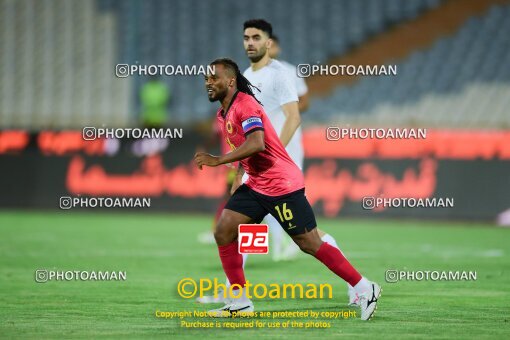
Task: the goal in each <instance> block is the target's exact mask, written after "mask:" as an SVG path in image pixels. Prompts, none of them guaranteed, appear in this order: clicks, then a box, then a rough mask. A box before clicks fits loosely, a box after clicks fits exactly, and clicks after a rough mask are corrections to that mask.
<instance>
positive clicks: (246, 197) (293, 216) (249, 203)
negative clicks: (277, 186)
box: [225, 184, 317, 235]
mask: <svg viewBox="0 0 510 340" xmlns="http://www.w3.org/2000/svg"><path fill="white" fill-rule="evenodd" d="M225 209H229V210H233V211H235V212H238V213H240V214H243V215H246V216H248V217H251V218H252V219H253V221H254V223H260V222H261V221H262V220H263V219H264V217H265V216H266V215H267V214H271V215H273V216H274V218H276V220H277V221H278V222H279V223H280V225H281V226H282V228H283V230H285V231H286V232H287V234H289V235H299V234H303V233H305V232H308V231H310V230H312V229H313V228H315V227H316V226H317V222H316V221H315V215H314V213H313V210H312V207H311V206H310V203H308V200H307V199H306V196H305V189H304V188H303V189H301V190H297V191H294V192H291V193H289V194H286V195H282V196H267V195H263V194H261V193H258V192H256V191H254V190H252V189H250V188H249V187H248V186H246V185H245V184H243V185H241V186H240V187H239V188H238V189H237V190H236V191H235V192H234V194H233V195H232V197H230V199H229V200H228V202H227V205H226V206H225Z"/></svg>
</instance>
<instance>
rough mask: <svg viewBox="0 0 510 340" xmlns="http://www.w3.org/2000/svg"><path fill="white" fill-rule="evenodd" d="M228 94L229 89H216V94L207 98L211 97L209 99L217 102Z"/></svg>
mask: <svg viewBox="0 0 510 340" xmlns="http://www.w3.org/2000/svg"><path fill="white" fill-rule="evenodd" d="M226 95H227V91H223V92H219V91H214V95H213V96H212V97H209V96H207V98H209V101H210V102H211V103H213V102H216V101H218V100H219V101H222V100H223V98H225V96H226Z"/></svg>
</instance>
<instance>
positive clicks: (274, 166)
mask: <svg viewBox="0 0 510 340" xmlns="http://www.w3.org/2000/svg"><path fill="white" fill-rule="evenodd" d="M224 114H225V113H224V111H223V109H221V108H220V109H219V110H218V112H217V114H216V115H217V118H218V123H219V125H220V127H221V131H222V135H223V138H224V139H225V141H226V142H227V144H228V145H230V148H231V150H235V149H236V148H238V147H239V146H241V145H242V144H243V143H244V142H245V140H246V136H247V135H248V134H250V133H252V132H254V131H257V130H263V131H264V142H265V147H266V148H265V150H264V151H261V152H258V153H256V154H254V155H252V156H250V157H248V158H245V159H243V160H242V161H241V165H242V167H243V168H244V171H246V173H247V174H248V175H249V176H250V177H249V179H248V181H247V182H246V185H247V186H248V187H249V188H251V189H252V190H254V191H257V192H259V193H261V194H264V195H267V196H280V195H285V194H288V193H291V192H293V191H296V190H299V189H302V188H304V186H305V182H304V177H303V173H302V172H301V170H300V169H299V168H298V167H297V165H296V164H295V163H294V162H293V161H292V159H291V158H290V156H289V154H288V153H287V151H286V150H285V148H284V147H283V145H282V143H281V142H280V138H279V137H278V135H277V134H276V132H275V130H274V128H273V126H272V125H271V122H270V121H269V118H268V117H267V116H266V113H265V112H264V109H263V108H262V106H261V105H260V104H259V103H258V102H257V101H256V100H255V99H254V98H253V97H252V96H250V95H248V94H246V93H243V92H239V91H238V92H236V94H235V95H234V97H233V98H232V101H231V103H230V106H229V108H228V110H227V112H226V115H225V116H224Z"/></svg>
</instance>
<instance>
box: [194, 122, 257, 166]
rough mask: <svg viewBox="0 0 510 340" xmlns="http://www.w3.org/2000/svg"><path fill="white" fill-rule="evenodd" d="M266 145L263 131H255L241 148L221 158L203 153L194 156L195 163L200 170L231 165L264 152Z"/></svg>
mask: <svg viewBox="0 0 510 340" xmlns="http://www.w3.org/2000/svg"><path fill="white" fill-rule="evenodd" d="M265 149H266V144H265V142H264V131H263V130H257V131H254V132H252V133H250V134H249V135H248V136H247V137H246V140H245V141H244V143H243V144H241V146H239V147H238V148H237V149H235V150H234V151H232V152H229V153H227V154H225V155H222V156H213V155H211V154H208V153H205V152H197V153H196V154H195V158H194V159H195V163H196V164H197V166H198V168H199V169H200V170H202V166H204V165H205V166H218V165H221V164H226V163H233V162H237V161H240V160H243V159H245V158H248V157H250V156H251V155H253V154H256V153H257V152H261V151H264V150H265Z"/></svg>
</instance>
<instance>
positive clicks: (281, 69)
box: [243, 20, 359, 305]
mask: <svg viewBox="0 0 510 340" xmlns="http://www.w3.org/2000/svg"><path fill="white" fill-rule="evenodd" d="M261 21H262V20H249V21H247V22H245V23H244V49H245V51H246V55H247V56H248V58H249V59H250V67H249V68H248V69H246V70H245V71H244V73H243V75H244V76H245V77H246V78H247V79H248V80H249V81H250V82H251V83H252V84H253V85H254V86H256V87H258V89H259V90H260V92H257V91H255V96H256V97H257V99H258V100H259V101H260V102H261V103H262V105H263V107H264V110H265V111H266V113H267V116H268V117H269V119H270V120H271V123H272V124H273V127H274V128H275V130H276V132H277V133H278V134H279V136H280V140H281V142H282V144H283V145H284V146H285V148H286V150H287V152H288V153H289V155H290V157H291V158H292V160H293V161H294V162H295V163H296V165H297V166H298V167H299V168H300V169H301V170H302V169H303V161H304V151H303V143H302V131H301V127H300V125H301V116H300V109H302V110H303V111H304V110H306V109H307V108H308V88H307V86H306V83H305V81H304V80H303V79H302V78H299V77H298V76H297V72H296V67H295V66H294V65H292V64H289V63H286V62H280V61H278V60H276V59H272V57H277V56H278V54H279V45H278V39H275V40H276V43H275V41H274V40H273V39H272V38H273V37H274V35H273V33H272V28H271V25H270V24H269V23H267V22H263V21H262V22H263V23H262V25H260V24H259V23H260V22H261ZM268 31H269V32H268ZM272 45H273V51H272V52H273V53H274V55H273V56H271V55H270V53H271V47H272ZM298 100H302V102H300V103H299V102H298ZM298 103H299V104H298ZM245 176H247V175H246V174H245ZM243 179H244V180H246V178H243ZM264 220H265V222H266V223H267V224H268V225H269V230H270V232H271V240H272V242H271V248H270V249H271V250H270V252H271V253H272V256H273V259H274V260H277V261H278V260H282V259H288V258H290V257H292V256H294V255H296V254H297V253H298V251H299V249H298V248H297V246H296V245H295V244H294V243H293V242H292V241H291V240H290V238H289V237H288V236H287V235H286V234H285V232H284V230H283V228H281V226H280V224H279V223H278V221H277V220H276V219H275V218H274V217H273V216H272V215H267V216H266V217H265V219H264ZM318 231H319V235H320V236H321V239H322V241H324V242H328V243H329V244H331V245H332V246H334V247H336V248H338V245H337V243H336V241H335V239H334V238H333V237H332V236H331V235H329V234H326V233H325V232H323V231H322V230H318ZM284 244H286V245H287V246H286V249H285V250H284V249H283V246H284ZM348 286H349V285H348ZM348 295H349V305H356V304H357V303H358V301H359V299H358V296H357V294H356V292H355V291H354V289H353V288H352V287H351V286H349V289H348Z"/></svg>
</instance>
